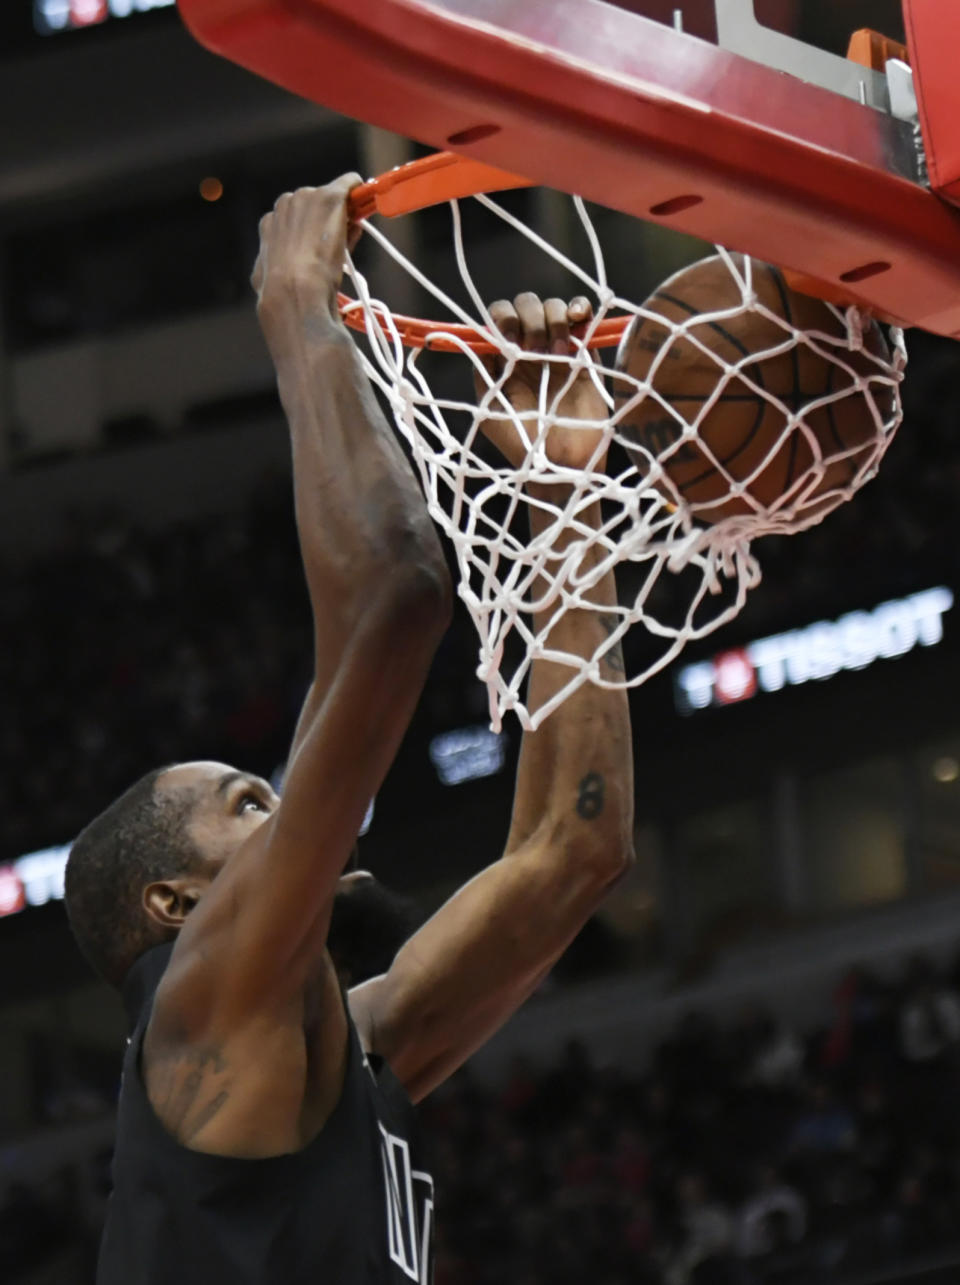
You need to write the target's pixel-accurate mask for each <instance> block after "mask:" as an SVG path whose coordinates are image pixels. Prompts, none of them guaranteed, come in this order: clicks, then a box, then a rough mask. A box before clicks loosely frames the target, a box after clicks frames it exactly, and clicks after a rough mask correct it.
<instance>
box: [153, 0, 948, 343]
mask: <svg viewBox="0 0 960 1285" xmlns="http://www.w3.org/2000/svg"><path fill="white" fill-rule="evenodd" d="M179 3H180V9H181V13H182V15H183V17H184V20H185V21H186V23H187V25H188V26H189V27H190V29H191V30H192V31H193V33H194V34H195V35H196V37H197V38H198V39H199V40H201V41H202V42H203V43H204V44H205V45H207V46H208V47H209V48H210V49H213V50H214V51H216V52H218V53H220V54H223V55H224V56H225V57H228V58H230V59H232V60H233V61H235V62H238V63H240V64H242V65H243V66H245V67H248V68H249V69H250V70H252V71H255V72H257V73H258V74H260V75H263V76H265V77H267V78H268V79H270V80H273V81H275V82H276V83H277V84H280V85H283V86H284V87H286V88H287V89H290V90H292V91H294V92H296V93H298V94H301V95H303V96H304V97H307V98H310V99H313V100H314V101H316V102H319V103H322V104H323V105H325V106H327V107H330V108H332V109H334V110H336V111H338V112H341V113H343V114H345V115H347V116H352V117H354V118H356V119H358V120H362V121H366V122H369V123H371V124H375V125H380V126H383V127H385V128H387V129H390V130H393V131H394V132H396V133H400V134H403V135H406V136H407V137H409V138H413V139H416V140H418V141H420V142H423V143H427V144H431V145H433V146H436V147H438V148H445V149H448V150H452V151H456V152H460V153H463V154H466V155H469V156H472V157H474V158H476V159H478V160H481V161H484V162H487V163H489V164H491V165H495V166H497V167H500V168H502V169H505V170H509V171H511V172H512V173H514V174H522V175H525V176H526V177H528V178H529V179H531V180H532V181H534V182H537V183H542V184H545V185H548V186H551V187H555V188H558V189H560V190H562V191H567V192H576V193H578V194H580V195H583V196H585V197H587V198H589V199H591V200H594V201H597V202H600V203H602V204H605V205H608V206H611V207H613V208H615V209H619V210H622V211H625V212H626V213H629V214H632V215H636V216H637V217H640V218H643V219H647V220H650V221H653V222H657V223H660V224H663V225H665V226H668V227H671V228H675V229H677V230H679V231H682V232H686V233H690V234H692V235H694V236H698V237H701V238H703V239H705V240H711V241H716V242H719V243H721V244H724V245H726V246H728V247H730V248H733V249H737V250H743V251H746V252H748V253H750V254H753V255H755V256H757V257H758V258H761V259H764V260H767V261H769V262H771V263H775V264H778V265H780V266H782V267H785V268H788V269H791V270H793V271H794V272H796V273H799V274H802V275H803V276H806V277H809V278H815V279H817V280H819V281H821V282H824V283H826V285H827V287H829V288H831V289H833V290H835V291H840V292H842V293H843V294H845V295H847V296H850V297H852V298H856V299H858V300H859V301H861V302H863V303H864V304H866V305H868V306H869V307H871V308H873V309H875V310H876V311H878V312H880V313H882V314H885V315H888V316H890V317H893V318H897V319H899V320H902V321H904V322H906V323H909V324H912V325H918V326H921V327H923V328H925V329H928V330H931V331H935V332H937V333H940V334H944V335H950V336H953V337H957V338H960V211H958V210H957V208H955V206H954V205H952V204H951V200H954V199H956V200H957V201H960V130H958V129H957V127H956V121H957V120H958V119H960V81H958V80H957V78H956V76H955V74H954V70H953V68H954V66H955V59H956V55H957V51H960V6H954V5H949V4H946V5H945V4H944V3H943V2H942V0H903V7H904V23H905V29H906V31H907V39H908V57H909V61H910V63H911V64H912V68H913V72H912V74H911V71H910V68H909V67H908V66H907V65H906V62H904V61H902V60H896V59H894V60H893V61H891V62H889V63H888V64H887V65H886V66H884V65H882V63H883V59H880V60H879V61H880V64H881V65H878V66H864V65H861V64H857V63H853V62H851V61H849V60H847V59H844V58H842V57H839V56H837V55H835V54H830V53H827V52H825V51H824V50H820V49H814V48H813V47H811V46H809V45H805V44H803V43H802V42H800V41H798V40H796V39H794V38H792V37H790V36H787V35H785V34H784V33H783V32H777V31H775V30H773V29H771V28H767V27H765V26H763V25H762V24H761V23H760V22H758V20H757V18H756V11H755V7H754V0H687V5H688V8H689V7H694V8H696V10H697V14H696V16H697V23H696V24H694V25H696V27H697V30H699V31H701V32H702V33H704V34H705V35H706V36H708V37H709V38H704V34H701V35H693V34H691V33H690V32H689V31H688V30H685V29H684V25H685V24H684V0H676V4H675V5H673V6H672V7H671V12H670V15H669V17H670V21H669V22H664V21H663V20H662V19H663V18H664V17H665V16H666V15H665V13H664V8H665V6H664V3H663V0H632V4H631V8H630V9H627V8H622V7H618V6H614V5H612V4H607V3H603V0H523V3H518V2H517V0H364V3H363V4H362V5H360V4H357V3H356V0H179ZM705 7H706V8H708V9H709V10H710V12H709V14H708V16H709V17H710V18H711V19H712V21H711V22H709V23H707V24H704V23H703V21H702V19H703V16H704V15H703V12H702V11H703V10H704V8H705ZM633 10H640V12H634V11H633ZM651 15H655V16H651Z"/></svg>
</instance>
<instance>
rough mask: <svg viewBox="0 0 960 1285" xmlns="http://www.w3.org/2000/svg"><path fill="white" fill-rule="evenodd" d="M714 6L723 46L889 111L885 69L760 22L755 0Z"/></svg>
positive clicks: (718, 0)
mask: <svg viewBox="0 0 960 1285" xmlns="http://www.w3.org/2000/svg"><path fill="white" fill-rule="evenodd" d="M715 5H716V12H717V42H718V44H719V45H720V48H721V49H727V50H729V51H730V52H731V53H735V54H740V55H741V56H742V57H744V58H750V59H751V60H752V61H753V62H760V63H764V64H766V66H768V67H774V68H776V69H777V70H778V71H785V72H788V73H789V74H790V75H791V76H797V77H798V78H799V79H800V80H805V81H806V82H807V83H808V84H810V85H819V86H820V87H821V88H822V89H829V90H831V91H832V92H833V93H835V94H843V96H844V97H845V98H852V99H853V100H854V102H858V103H864V104H865V105H866V106H867V107H874V108H876V110H877V111H880V112H885V113H887V114H888V115H889V114H890V89H889V87H888V84H887V77H886V76H885V75H884V74H883V73H882V72H879V71H874V70H873V69H872V68H870V67H861V66H860V65H859V64H858V63H854V62H850V60H849V59H847V58H841V57H840V56H839V54H832V53H829V52H828V51H827V50H825V49H817V48H815V47H814V46H813V45H808V44H806V42H805V41H803V40H797V39H795V38H794V37H793V36H787V35H784V34H783V32H780V31H774V30H773V29H772V28H771V27H764V26H762V25H761V24H760V23H759V22H758V21H757V15H756V10H755V9H754V0H715Z"/></svg>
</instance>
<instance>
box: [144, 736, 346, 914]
mask: <svg viewBox="0 0 960 1285" xmlns="http://www.w3.org/2000/svg"><path fill="white" fill-rule="evenodd" d="M157 789H158V790H161V791H164V792H168V791H170V792H174V793H176V794H181V793H186V794H187V795H188V797H189V798H190V799H191V800H192V806H191V808H190V813H189V820H188V822H187V826H188V829H189V833H190V838H191V839H192V841H193V843H194V844H195V845H196V847H197V848H198V849H199V851H200V853H201V854H202V856H203V858H204V860H205V861H206V863H207V864H208V866H209V867H210V869H211V874H212V875H216V873H217V872H218V871H219V870H221V869H222V868H223V866H225V865H226V863H227V862H228V861H229V860H230V859H231V857H233V856H234V855H235V854H236V853H237V852H238V851H239V850H240V848H242V847H243V845H244V844H245V843H246V841H247V840H248V839H249V838H250V836H251V835H252V834H253V833H254V831H255V830H258V829H259V828H260V826H262V825H263V824H264V822H265V821H267V820H268V819H269V818H270V817H271V816H272V815H273V813H274V812H276V810H277V808H278V807H279V806H280V796H279V795H278V794H277V792H276V790H274V788H273V786H272V785H271V784H270V782H269V781H265V780H264V779H263V777H262V776H256V775H255V774H254V773H252V772H241V771H239V770H238V769H237V768H235V767H230V766H229V765H228V764H226V763H216V762H208V761H200V762H194V763H179V764H177V766H176V767H172V768H169V769H168V770H167V771H166V772H164V773H163V775H162V776H161V777H160V778H159V779H158V781H157ZM370 878H371V876H370V875H369V874H368V873H367V872H366V871H364V870H355V871H352V872H351V873H350V874H347V875H344V876H343V878H342V879H341V880H340V888H341V890H343V891H344V892H347V891H350V889H351V888H352V887H354V885H359V884H360V883H362V882H363V881H364V880H367V879H370Z"/></svg>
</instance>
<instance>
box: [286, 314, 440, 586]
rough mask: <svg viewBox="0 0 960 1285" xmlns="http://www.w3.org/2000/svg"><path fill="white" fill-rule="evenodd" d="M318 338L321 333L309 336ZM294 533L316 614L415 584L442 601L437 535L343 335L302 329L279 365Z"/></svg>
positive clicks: (336, 330)
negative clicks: (287, 427) (374, 593)
mask: <svg viewBox="0 0 960 1285" xmlns="http://www.w3.org/2000/svg"><path fill="white" fill-rule="evenodd" d="M318 329H319V333H317V330H318ZM277 374H278V384H279V388H280V396H281V400H282V402H283V405H284V409H285V411H286V414H287V419H288V422H289V425H290V435H291V442H292V448H293V473H294V493H295V505H296V516H297V528H298V531H299V534H300V543H301V548H302V552H303V560H304V568H305V572H306V576H307V583H308V586H309V588H310V592H311V597H312V598H313V601H314V606H315V607H318V606H319V607H320V608H321V609H323V610H326V611H329V609H330V603H331V601H332V599H333V598H334V597H335V598H336V601H337V604H338V607H339V609H340V610H344V609H346V610H349V609H350V608H351V607H353V606H356V605H358V604H359V605H360V606H362V605H363V604H365V603H368V602H369V600H370V593H371V589H372V588H373V589H377V588H383V589H385V590H390V589H392V588H398V587H402V586H404V585H408V584H410V583H413V584H414V585H416V584H418V583H420V584H423V585H424V586H426V587H427V588H429V587H430V586H433V587H434V588H435V589H436V591H437V597H438V600H445V599H446V598H447V597H448V596H449V578H448V575H447V570H446V564H445V562H444V559H443V555H442V553H441V551H440V546H439V542H438V540H437V535H436V531H435V529H434V526H433V523H432V521H431V520H430V517H429V514H428V513H427V510H426V505H425V503H424V500H423V496H422V494H421V493H420V489H419V487H418V485H417V482H416V480H415V478H414V476H413V473H412V471H411V469H410V466H409V465H408V463H407V461H406V459H405V457H404V455H403V452H402V451H401V449H400V447H399V445H398V444H397V442H396V439H395V438H394V435H393V433H392V431H391V430H390V428H389V426H388V425H387V423H386V421H385V420H384V418H383V415H382V414H381V412H380V408H379V406H378V405H377V402H376V399H375V397H374V395H373V393H372V391H371V389H370V387H369V384H368V382H367V379H366V377H365V375H364V373H363V370H362V368H361V366H360V362H359V359H358V357H357V354H356V351H355V349H354V347H353V343H352V341H351V340H350V338H349V336H348V335H347V333H346V331H345V330H344V329H343V327H342V326H339V325H336V324H331V323H326V324H325V325H324V326H323V327H322V328H317V327H314V328H311V325H310V319H309V317H308V318H307V320H306V322H305V323H304V324H303V325H302V327H301V329H300V333H299V334H298V335H296V336H295V338H294V340H293V342H292V343H290V344H289V345H288V347H287V349H286V350H285V352H284V354H283V356H282V357H280V358H279V359H278V360H277Z"/></svg>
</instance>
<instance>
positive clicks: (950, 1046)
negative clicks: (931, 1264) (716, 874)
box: [425, 959, 960, 1285]
mask: <svg viewBox="0 0 960 1285" xmlns="http://www.w3.org/2000/svg"><path fill="white" fill-rule="evenodd" d="M958 1089H960V973H958V971H957V970H956V969H955V970H954V971H953V972H952V973H939V972H938V971H936V970H935V969H934V968H933V967H932V966H931V965H930V964H929V963H928V962H927V961H925V960H923V959H914V960H912V961H911V962H910V964H909V966H908V967H907V969H906V972H905V976H904V977H903V979H902V980H901V981H900V982H899V983H897V984H891V983H889V982H886V981H884V980H882V979H881V978H879V977H878V976H875V975H874V974H872V973H870V972H868V971H865V970H860V969H857V970H854V971H852V972H850V973H849V974H848V975H847V976H846V977H845V978H844V979H843V980H842V981H841V982H840V984H839V985H838V986H837V987H836V990H835V992H834V995H833V1014H832V1018H831V1020H830V1021H828V1022H827V1023H825V1024H824V1026H823V1027H822V1028H821V1029H819V1030H817V1031H813V1032H809V1033H806V1034H803V1035H801V1034H800V1033H799V1032H797V1031H795V1030H794V1029H792V1027H791V1026H790V1025H789V1024H788V1023H785V1022H784V1021H783V1020H781V1019H779V1018H776V1017H774V1016H773V1015H772V1014H771V1013H770V1012H768V1011H766V1010H763V1009H761V1008H758V1007H751V1008H749V1009H746V1010H745V1011H743V1012H742V1014H741V1015H740V1016H739V1017H738V1018H737V1019H736V1020H733V1021H731V1022H729V1023H720V1022H717V1021H715V1020H713V1019H712V1018H711V1017H710V1015H709V1014H707V1013H703V1012H690V1013H688V1014H687V1015H686V1016H685V1017H684V1018H683V1019H682V1021H681V1022H680V1023H679V1025H678V1026H677V1028H676V1029H675V1031H674V1032H673V1034H672V1035H671V1036H670V1037H669V1038H668V1039H667V1040H665V1041H664V1042H663V1043H662V1044H661V1045H660V1047H658V1048H657V1049H656V1050H655V1051H654V1052H653V1055H652V1058H651V1062H650V1066H649V1069H648V1070H647V1072H646V1074H643V1075H639V1076H638V1075H636V1074H634V1073H628V1072H625V1071H623V1070H621V1069H603V1070H600V1069H597V1067H595V1066H594V1065H593V1062H592V1060H591V1057H590V1053H589V1050H588V1049H586V1048H584V1047H583V1046H582V1045H579V1044H576V1043H571V1044H570V1045H569V1046H568V1048H567V1050H566V1052H565V1054H564V1056H563V1058H562V1060H561V1061H560V1062H559V1063H558V1064H557V1065H555V1066H553V1067H547V1068H539V1069H536V1068H534V1067H533V1066H532V1065H530V1064H529V1063H527V1062H526V1061H524V1060H517V1062H516V1063H515V1065H514V1066H513V1069H512V1072H511V1074H510V1076H509V1078H508V1079H507V1081H506V1082H505V1083H504V1084H503V1086H502V1087H501V1088H500V1089H499V1090H498V1091H496V1092H490V1091H488V1090H487V1089H483V1088H480V1087H479V1086H478V1085H477V1084H475V1083H474V1082H473V1081H472V1080H471V1078H470V1076H469V1075H468V1074H461V1075H460V1076H459V1077H458V1078H457V1079H456V1080H454V1081H453V1082H452V1083H451V1084H450V1085H449V1086H447V1088H446V1089H443V1090H441V1091H440V1092H439V1093H438V1094H436V1095H435V1096H434V1097H433V1098H432V1099H430V1100H429V1101H428V1103H427V1105H426V1107H425V1116H426V1121H427V1126H428V1134H429V1136H430V1137H431V1139H432V1142H433V1147H434V1168H435V1176H436V1179H437V1190H438V1231H439V1253H438V1262H437V1285H495V1283H499V1282H502V1281H506V1280H509V1281H514V1282H516V1283H517V1285H568V1283H569V1285H581V1283H582V1282H583V1281H584V1280H590V1281H593V1282H595V1285H773V1283H774V1282H776V1283H778V1285H790V1283H792V1282H797V1285H800V1283H801V1282H810V1281H818V1282H821V1281H830V1280H837V1281H840V1280H847V1279H850V1278H851V1276H853V1275H857V1274H858V1273H860V1272H863V1273H866V1274H867V1275H869V1270H870V1269H871V1268H875V1269H876V1268H885V1267H887V1266H889V1265H894V1264H896V1263H897V1262H900V1261H902V1262H904V1263H906V1262H909V1260H911V1259H912V1258H914V1257H916V1256H918V1255H928V1254H930V1253H931V1252H932V1251H937V1250H947V1249H953V1248H955V1249H956V1250H957V1261H958V1262H960V1118H958V1113H957V1110H956V1101H957V1093H958ZM955 1270H957V1271H960V1266H958V1267H957V1268H956V1269H955ZM884 1279H885V1280H888V1279H889V1280H892V1279H894V1277H886V1276H885V1277H884Z"/></svg>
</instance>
